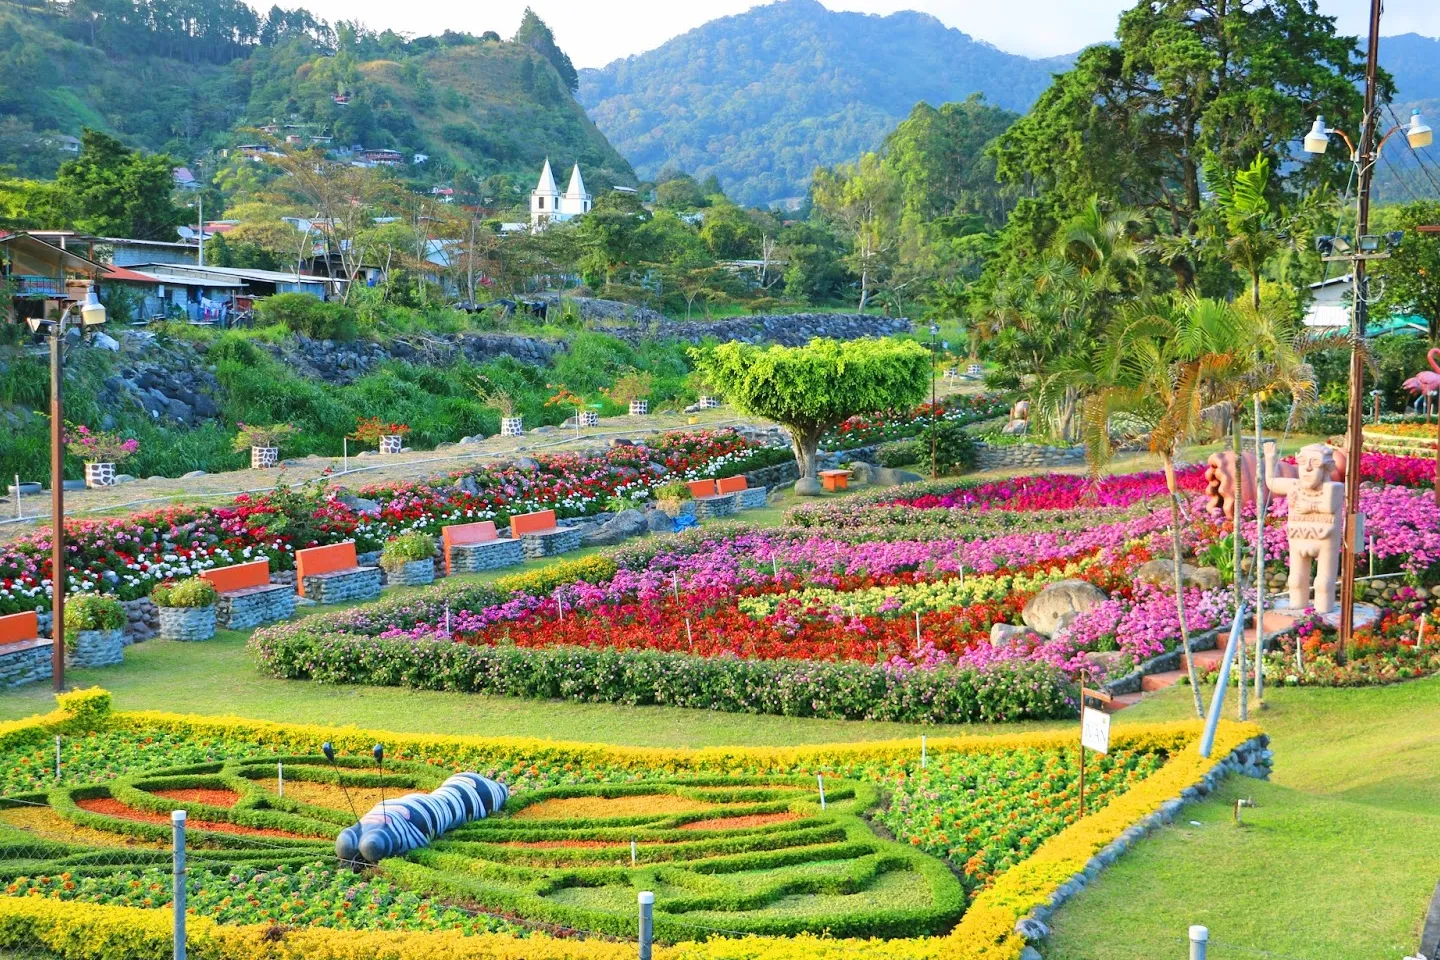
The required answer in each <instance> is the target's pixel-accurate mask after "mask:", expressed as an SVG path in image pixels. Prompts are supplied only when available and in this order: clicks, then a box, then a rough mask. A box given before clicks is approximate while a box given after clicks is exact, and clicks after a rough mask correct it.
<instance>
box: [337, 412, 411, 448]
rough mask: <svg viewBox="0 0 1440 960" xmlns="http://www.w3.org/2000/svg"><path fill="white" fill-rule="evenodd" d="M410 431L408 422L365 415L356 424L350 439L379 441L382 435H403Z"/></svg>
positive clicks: (369, 441) (370, 441) (368, 441)
mask: <svg viewBox="0 0 1440 960" xmlns="http://www.w3.org/2000/svg"><path fill="white" fill-rule="evenodd" d="M409 432H410V426H409V425H408V424H404V423H386V422H384V421H383V420H381V419H380V418H379V417H365V418H363V419H362V420H360V421H359V422H358V423H356V424H355V431H354V432H353V433H351V434H350V439H351V440H362V441H365V442H367V443H379V442H380V438H381V437H403V436H405V434H407V433H409Z"/></svg>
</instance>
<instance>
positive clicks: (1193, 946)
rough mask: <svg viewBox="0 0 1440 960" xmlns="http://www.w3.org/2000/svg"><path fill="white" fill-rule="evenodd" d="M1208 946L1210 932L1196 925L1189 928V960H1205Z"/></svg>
mask: <svg viewBox="0 0 1440 960" xmlns="http://www.w3.org/2000/svg"><path fill="white" fill-rule="evenodd" d="M1209 946H1210V931H1209V930H1207V929H1206V928H1205V927H1202V926H1200V925H1199V924H1196V925H1195V926H1193V927H1191V928H1190V960H1205V952H1206V950H1207V949H1208V948H1209Z"/></svg>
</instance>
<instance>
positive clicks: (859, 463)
mask: <svg viewBox="0 0 1440 960" xmlns="http://www.w3.org/2000/svg"><path fill="white" fill-rule="evenodd" d="M879 469H880V468H879V467H877V466H875V465H874V464H873V463H866V462H865V461H864V460H856V461H855V462H854V463H852V464H850V474H851V476H853V477H854V478H855V482H856V483H874V482H875V479H874V477H875V471H876V470H879Z"/></svg>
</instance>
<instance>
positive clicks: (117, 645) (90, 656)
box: [65, 630, 125, 667]
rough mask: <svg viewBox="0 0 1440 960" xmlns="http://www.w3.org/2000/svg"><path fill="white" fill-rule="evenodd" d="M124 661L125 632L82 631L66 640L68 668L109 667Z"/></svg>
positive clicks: (66, 662)
mask: <svg viewBox="0 0 1440 960" xmlns="http://www.w3.org/2000/svg"><path fill="white" fill-rule="evenodd" d="M124 659H125V631H124V630H80V631H78V632H76V633H75V634H74V636H71V637H67V638H66V639H65V665H66V666H69V667H108V666H112V665H113V664H117V663H119V662H120V661H122V660H124Z"/></svg>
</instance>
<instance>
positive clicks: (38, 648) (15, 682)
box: [0, 640, 55, 690]
mask: <svg viewBox="0 0 1440 960" xmlns="http://www.w3.org/2000/svg"><path fill="white" fill-rule="evenodd" d="M53 656H54V651H53V649H52V645H51V643H50V641H49V640H31V641H27V642H25V643H17V644H14V645H12V646H11V647H10V648H8V649H7V650H5V652H3V653H0V689H7V690H8V689H9V688H11V687H19V686H22V685H24V684H27V683H34V682H35V681H37V680H49V679H51V678H53V677H54V676H55V674H54V673H53V669H54V663H53V661H52V658H53Z"/></svg>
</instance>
